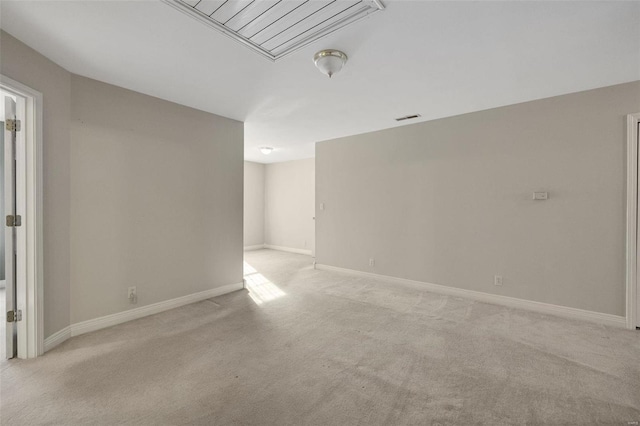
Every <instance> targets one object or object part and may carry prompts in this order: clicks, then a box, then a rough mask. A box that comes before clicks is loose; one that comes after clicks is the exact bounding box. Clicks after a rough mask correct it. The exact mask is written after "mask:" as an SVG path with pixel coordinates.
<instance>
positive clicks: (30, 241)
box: [0, 74, 44, 358]
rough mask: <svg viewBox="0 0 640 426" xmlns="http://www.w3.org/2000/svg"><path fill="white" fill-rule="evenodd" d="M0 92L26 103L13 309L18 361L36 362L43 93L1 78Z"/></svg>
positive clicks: (40, 319) (40, 347)
mask: <svg viewBox="0 0 640 426" xmlns="http://www.w3.org/2000/svg"><path fill="white" fill-rule="evenodd" d="M0 88H2V90H4V91H6V92H9V93H12V94H14V95H16V96H20V97H22V98H24V99H25V100H26V116H25V123H23V125H22V129H21V131H23V132H24V140H25V150H24V156H21V155H17V158H18V161H23V162H24V163H23V164H18V169H21V170H22V173H24V175H23V176H22V177H23V179H20V178H16V181H17V182H16V184H17V185H19V187H18V186H16V191H17V192H18V193H21V194H22V196H23V197H24V200H25V202H26V209H25V212H24V218H23V221H22V226H24V230H25V236H26V244H24V246H23V247H22V250H18V253H17V255H18V258H20V256H22V259H23V261H24V263H23V265H25V267H26V271H25V272H26V273H24V274H22V278H21V279H20V275H18V281H17V283H16V287H17V288H16V298H17V300H16V309H20V310H22V321H19V322H18V358H35V357H37V356H39V355H42V354H43V353H44V315H43V311H44V309H43V294H44V275H43V269H44V262H43V253H44V251H43V211H42V210H43V209H42V208H43V197H42V194H43V172H42V139H43V132H42V93H40V92H38V91H37V90H34V89H32V88H30V87H28V86H26V85H24V84H22V83H20V82H18V81H15V80H13V79H11V78H9V77H6V76H5V75H2V74H0ZM18 263H20V262H19V261H18ZM3 310H4V309H3ZM3 315H6V313H3ZM21 323H22V324H21Z"/></svg>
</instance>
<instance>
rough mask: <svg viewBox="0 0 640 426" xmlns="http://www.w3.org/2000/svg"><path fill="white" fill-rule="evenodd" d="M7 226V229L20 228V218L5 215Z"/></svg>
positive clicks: (18, 216)
mask: <svg viewBox="0 0 640 426" xmlns="http://www.w3.org/2000/svg"><path fill="white" fill-rule="evenodd" d="M7 226H9V227H15V226H22V216H20V215H19V214H17V215H15V216H14V215H10V214H9V215H7Z"/></svg>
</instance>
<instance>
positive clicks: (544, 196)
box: [533, 192, 549, 200]
mask: <svg viewBox="0 0 640 426" xmlns="http://www.w3.org/2000/svg"><path fill="white" fill-rule="evenodd" d="M548 198H549V193H548V192H534V193H533V199H534V200H547V199H548Z"/></svg>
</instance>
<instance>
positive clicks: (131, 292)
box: [128, 287, 138, 304]
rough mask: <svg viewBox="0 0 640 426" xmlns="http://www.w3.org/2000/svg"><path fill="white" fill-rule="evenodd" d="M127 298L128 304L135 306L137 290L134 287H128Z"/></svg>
mask: <svg viewBox="0 0 640 426" xmlns="http://www.w3.org/2000/svg"><path fill="white" fill-rule="evenodd" d="M128 294H129V295H128V298H129V303H131V304H136V303H138V292H137V289H136V288H135V287H129V293H128Z"/></svg>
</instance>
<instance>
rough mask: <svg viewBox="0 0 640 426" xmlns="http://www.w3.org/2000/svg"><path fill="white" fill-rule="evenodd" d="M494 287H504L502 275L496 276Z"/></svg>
mask: <svg viewBox="0 0 640 426" xmlns="http://www.w3.org/2000/svg"><path fill="white" fill-rule="evenodd" d="M493 285H502V275H494V277H493Z"/></svg>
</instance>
